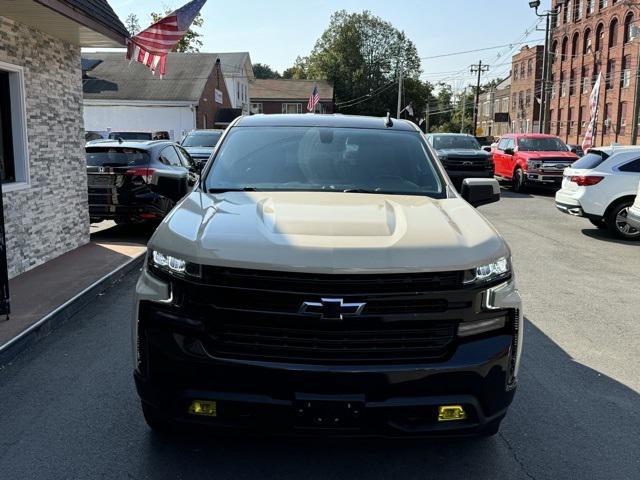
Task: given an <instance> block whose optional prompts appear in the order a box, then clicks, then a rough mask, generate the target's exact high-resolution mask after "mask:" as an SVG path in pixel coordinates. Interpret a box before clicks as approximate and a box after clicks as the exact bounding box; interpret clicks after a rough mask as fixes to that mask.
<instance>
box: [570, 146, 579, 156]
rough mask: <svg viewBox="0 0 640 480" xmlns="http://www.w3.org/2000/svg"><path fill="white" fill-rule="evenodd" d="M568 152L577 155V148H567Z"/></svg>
mask: <svg viewBox="0 0 640 480" xmlns="http://www.w3.org/2000/svg"><path fill="white" fill-rule="evenodd" d="M569 151H570V152H571V153H575V154H576V155H577V154H578V148H577V147H571V148H569Z"/></svg>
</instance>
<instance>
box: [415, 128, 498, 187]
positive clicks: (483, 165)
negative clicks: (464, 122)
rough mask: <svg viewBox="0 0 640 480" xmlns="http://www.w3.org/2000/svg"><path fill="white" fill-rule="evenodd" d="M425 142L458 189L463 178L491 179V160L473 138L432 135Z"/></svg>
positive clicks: (456, 134) (443, 134)
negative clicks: (433, 150)
mask: <svg viewBox="0 0 640 480" xmlns="http://www.w3.org/2000/svg"><path fill="white" fill-rule="evenodd" d="M427 140H429V143H430V144H431V145H432V146H433V148H434V149H435V150H436V153H437V154H438V158H439V159H440V161H441V162H442V166H443V167H444V168H445V170H446V171H447V173H448V174H449V177H450V178H451V181H452V182H453V183H454V185H456V186H457V187H459V186H460V185H461V184H462V181H463V180H464V179H465V178H493V170H494V169H493V160H492V158H491V154H490V153H489V152H485V151H484V150H482V147H481V146H480V143H479V142H478V140H477V139H476V138H475V137H472V136H471V135H465V134H461V133H432V134H429V135H427Z"/></svg>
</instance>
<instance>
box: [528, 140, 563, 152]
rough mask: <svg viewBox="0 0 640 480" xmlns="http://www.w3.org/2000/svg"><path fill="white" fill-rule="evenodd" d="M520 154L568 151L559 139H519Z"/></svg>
mask: <svg viewBox="0 0 640 480" xmlns="http://www.w3.org/2000/svg"><path fill="white" fill-rule="evenodd" d="M518 150H520V151H521V152H568V151H569V149H568V148H567V146H566V145H565V144H564V143H563V141H562V140H560V139H559V138H521V139H520V140H518Z"/></svg>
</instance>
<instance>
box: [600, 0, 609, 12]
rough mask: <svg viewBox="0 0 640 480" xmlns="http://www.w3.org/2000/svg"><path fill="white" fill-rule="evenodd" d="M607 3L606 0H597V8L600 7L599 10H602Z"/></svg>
mask: <svg viewBox="0 0 640 480" xmlns="http://www.w3.org/2000/svg"><path fill="white" fill-rule="evenodd" d="M607 5H609V1H608V0H600V1H599V2H598V8H600V10H602V9H603V8H607Z"/></svg>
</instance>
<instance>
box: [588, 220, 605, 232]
mask: <svg viewBox="0 0 640 480" xmlns="http://www.w3.org/2000/svg"><path fill="white" fill-rule="evenodd" d="M589 221H590V222H591V225H593V226H594V227H598V228H599V229H600V230H606V228H607V224H606V223H605V221H604V219H602V218H601V219H599V220H596V219H594V218H590V219H589Z"/></svg>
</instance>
